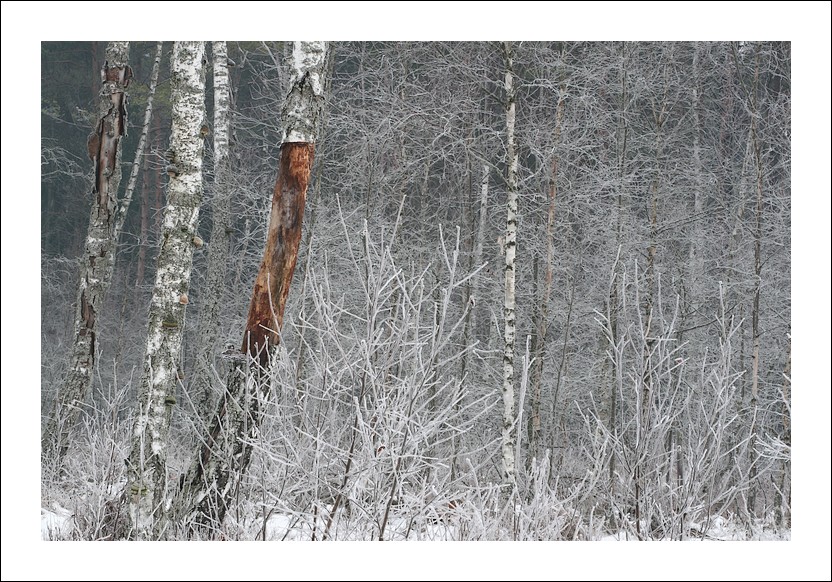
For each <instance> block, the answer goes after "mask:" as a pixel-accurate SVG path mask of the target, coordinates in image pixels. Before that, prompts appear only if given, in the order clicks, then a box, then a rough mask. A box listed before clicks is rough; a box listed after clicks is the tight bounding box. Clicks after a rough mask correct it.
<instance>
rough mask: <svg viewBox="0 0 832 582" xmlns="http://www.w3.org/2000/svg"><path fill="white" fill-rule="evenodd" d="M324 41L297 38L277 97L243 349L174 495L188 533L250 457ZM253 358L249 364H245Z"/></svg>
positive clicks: (290, 269)
mask: <svg viewBox="0 0 832 582" xmlns="http://www.w3.org/2000/svg"><path fill="white" fill-rule="evenodd" d="M326 61H327V43H325V42H295V45H294V52H293V59H292V67H293V71H292V80H291V83H290V89H289V94H288V96H287V97H286V101H285V102H284V105H283V113H282V122H283V127H284V133H283V140H282V146H281V150H280V167H279V169H278V177H277V184H276V185H275V188H274V195H273V198H272V210H271V215H270V217H269V228H268V238H267V241H266V248H265V252H264V255H263V261H262V263H261V265H260V270H259V272H258V274H257V279H256V280H255V283H254V289H253V292H252V297H251V304H250V307H249V313H248V319H247V322H246V329H245V333H244V336H243V343H242V353H241V354H238V355H231V356H230V360H231V371H230V373H229V375H228V378H227V382H226V388H225V391H224V393H223V395H222V397H221V398H220V402H219V404H218V406H217V409H216V413H215V414H214V417H213V419H212V421H211V423H210V426H209V428H208V434H207V435H205V437H204V438H203V439H202V443H203V444H202V445H201V446H200V449H199V451H198V452H197V455H196V458H195V459H194V461H193V463H192V464H191V467H190V469H189V471H188V473H187V474H186V475H184V476H183V484H182V489H181V491H180V495H179V497H178V499H177V500H176V501H175V504H174V505H175V508H176V511H177V514H178V515H177V519H178V520H179V523H180V524H181V525H184V526H185V527H187V528H188V529H189V530H191V532H192V533H193V532H194V530H195V529H199V530H201V531H202V532H203V533H204V534H205V535H209V536H210V535H213V534H215V533H217V532H218V531H219V528H220V527H221V525H222V521H223V519H224V517H225V514H226V512H227V510H228V507H229V505H230V503H231V499H232V496H233V494H234V492H235V491H236V489H237V487H238V485H239V482H240V480H241V479H242V477H243V475H244V474H245V472H246V469H247V468H248V465H249V463H250V461H251V453H252V444H253V442H254V441H255V440H256V438H257V436H258V434H259V429H260V425H261V422H262V419H263V417H262V413H263V408H264V407H265V405H266V402H267V399H268V397H269V393H270V379H269V377H268V375H267V374H268V369H269V360H270V356H271V353H272V352H273V348H274V347H275V346H277V344H278V343H279V341H280V328H281V326H282V324H283V313H284V309H285V307H286V298H287V296H288V294H289V286H290V284H291V282H292V275H293V274H294V269H295V263H296V262H297V254H298V247H299V245H300V238H301V227H302V223H303V211H304V205H305V202H306V191H307V188H308V185H309V177H310V173H311V170H312V162H313V159H314V154H315V140H316V138H317V136H318V133H319V128H320V121H321V117H322V112H323V105H324V74H325V71H326ZM251 364H253V366H252V365H251Z"/></svg>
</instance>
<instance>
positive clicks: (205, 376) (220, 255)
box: [190, 41, 231, 420]
mask: <svg viewBox="0 0 832 582" xmlns="http://www.w3.org/2000/svg"><path fill="white" fill-rule="evenodd" d="M211 48H212V54H213V56H212V62H213V69H214V132H213V135H214V206H213V210H214V221H213V226H212V228H211V239H210V241H209V244H208V272H207V274H206V276H205V293H204V297H205V302H204V304H203V306H202V312H201V315H200V320H199V334H198V336H197V338H198V340H197V341H198V342H199V344H198V345H197V350H196V351H197V355H196V365H195V369H194V377H193V380H192V381H191V383H190V386H192V387H193V390H191V393H190V396H191V399H192V400H194V401H195V405H196V410H197V413H198V416H199V418H200V419H202V420H210V419H208V415H209V414H210V411H211V407H212V406H213V400H214V396H213V394H214V388H213V385H214V377H215V372H214V369H213V365H212V364H213V352H214V348H215V347H216V343H217V328H218V327H219V316H220V304H221V302H222V299H223V294H224V291H225V272H226V264H227V262H228V247H229V243H230V240H231V212H230V204H231V189H230V184H229V158H228V153H229V151H228V150H229V147H228V135H229V130H230V98H231V91H230V86H229V76H228V46H227V44H226V42H225V41H216V42H214V43H212V45H211Z"/></svg>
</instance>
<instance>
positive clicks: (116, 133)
mask: <svg viewBox="0 0 832 582" xmlns="http://www.w3.org/2000/svg"><path fill="white" fill-rule="evenodd" d="M106 54H107V60H106V62H105V63H104V66H103V67H102V69H101V91H100V92H99V94H98V96H99V102H98V118H97V121H96V124H95V127H94V128H93V131H92V133H91V134H90V135H89V139H88V141H87V153H88V154H89V157H90V160H92V162H93V165H94V168H95V174H94V183H93V188H92V196H93V204H92V212H91V214H90V223H89V227H88V229H87V240H86V243H85V245H84V254H83V258H82V260H81V281H80V283H79V285H78V301H77V303H76V306H75V328H74V330H75V331H74V340H73V346H72V353H71V356H70V361H69V369H68V371H67V373H66V377H65V379H64V382H63V385H62V386H61V389H60V392H59V394H58V399H57V402H56V404H55V409H54V413H53V415H52V417H51V418H50V420H49V422H48V423H47V425H46V428H45V430H44V434H43V438H42V443H41V445H42V452H43V455H44V457H55V458H56V459H57V460H58V462H60V460H61V459H62V458H63V456H64V454H65V453H66V450H67V447H68V439H69V431H70V429H71V428H72V427H73V426H74V424H75V422H76V421H77V419H78V414H79V412H80V410H81V407H82V406H83V405H84V401H85V400H86V398H87V395H88V393H89V387H90V382H91V380H92V375H93V371H94V369H95V356H96V349H97V348H98V346H97V345H96V334H97V331H98V318H99V316H100V311H101V307H102V305H103V303H104V298H105V296H106V294H107V288H108V287H109V285H110V280H111V278H112V275H113V267H114V265H115V250H116V245H117V243H118V228H117V225H118V226H120V224H119V221H118V213H119V208H118V188H119V185H120V184H121V149H122V148H121V138H122V137H124V136H125V135H126V133H127V93H126V91H127V87H128V85H129V84H130V79H131V78H132V76H133V72H132V71H131V69H130V66H129V65H128V64H127V61H128V57H129V54H130V43H128V42H110V43H109V44H108V45H107V51H106ZM127 203H128V204H129V200H127Z"/></svg>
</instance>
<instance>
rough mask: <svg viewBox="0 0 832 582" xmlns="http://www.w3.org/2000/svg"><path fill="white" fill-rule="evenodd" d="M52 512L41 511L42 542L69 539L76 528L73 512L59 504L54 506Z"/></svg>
mask: <svg viewBox="0 0 832 582" xmlns="http://www.w3.org/2000/svg"><path fill="white" fill-rule="evenodd" d="M52 509H53V510H54V511H52V510H49V509H45V508H43V507H42V508H41V510H40V537H41V539H42V540H47V541H48V540H65V539H69V536H70V534H71V533H72V530H73V528H74V522H73V518H74V516H73V515H72V512H71V511H70V510H68V509H66V508H65V507H61V506H60V505H58V504H57V503H53V504H52Z"/></svg>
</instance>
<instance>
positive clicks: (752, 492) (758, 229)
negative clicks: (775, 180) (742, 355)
mask: <svg viewBox="0 0 832 582" xmlns="http://www.w3.org/2000/svg"><path fill="white" fill-rule="evenodd" d="M759 75H760V49H759V46H758V47H757V51H756V54H755V55H754V84H753V85H752V90H751V144H752V150H753V155H754V169H755V178H756V186H757V211H756V217H755V218H756V224H755V228H754V303H753V307H752V309H751V337H752V340H753V342H754V343H753V346H752V348H751V349H752V352H751V447H750V448H749V454H750V455H751V459H750V463H751V464H750V467H749V471H748V479H749V483H750V485H751V486H750V489H749V491H748V511H749V513H751V514H752V515H753V513H754V504H755V501H756V494H757V455H758V452H757V432H758V429H759V423H758V421H757V407H758V399H759V391H760V389H759V379H760V287H761V273H762V270H763V263H762V257H761V244H762V239H763V228H762V214H763V160H762V152H761V146H760V141H759V138H758V136H757V127H758V126H757V117H758V115H759V111H758V108H757V87H758V83H759Z"/></svg>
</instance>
